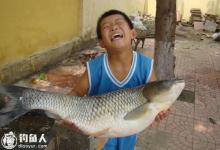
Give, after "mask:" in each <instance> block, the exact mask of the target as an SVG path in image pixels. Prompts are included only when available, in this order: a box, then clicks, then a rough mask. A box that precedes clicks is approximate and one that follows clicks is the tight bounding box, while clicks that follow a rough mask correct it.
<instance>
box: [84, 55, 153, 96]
mask: <svg viewBox="0 0 220 150" xmlns="http://www.w3.org/2000/svg"><path fill="white" fill-rule="evenodd" d="M87 70H88V78H89V90H88V95H90V96H92V95H98V94H103V93H107V92H111V91H116V90H119V89H123V88H131V87H136V86H139V85H142V84H145V83H147V82H148V81H149V79H150V77H151V73H152V70H153V59H151V58H150V57H147V56H145V55H143V54H141V53H139V52H136V51H133V60H132V65H131V68H130V71H129V73H128V75H127V76H126V77H125V78H124V79H123V80H122V81H119V80H118V79H117V78H115V76H114V75H113V73H112V72H111V70H110V67H109V63H108V55H107V53H105V54H102V55H101V56H98V57H97V58H95V59H93V60H90V61H89V62H87Z"/></svg>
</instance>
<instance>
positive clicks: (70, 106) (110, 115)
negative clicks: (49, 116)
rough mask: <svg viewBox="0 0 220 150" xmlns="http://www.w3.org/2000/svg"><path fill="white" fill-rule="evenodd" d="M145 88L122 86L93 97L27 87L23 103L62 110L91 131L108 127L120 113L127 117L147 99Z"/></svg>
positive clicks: (32, 106) (77, 124) (63, 114)
mask: <svg viewBox="0 0 220 150" xmlns="http://www.w3.org/2000/svg"><path fill="white" fill-rule="evenodd" d="M142 88H143V87H139V88H135V89H132V90H131V89H127V90H120V91H118V92H112V93H108V94H105V95H102V96H93V97H72V96H65V97H63V96H62V95H60V94H54V93H46V92H41V91H37V90H27V91H25V92H24V95H23V98H22V103H23V105H24V106H26V107H27V108H31V109H44V110H49V111H51V112H53V113H55V114H59V115H60V117H61V118H65V119H70V120H72V121H73V122H74V124H75V125H76V126H77V127H78V128H79V129H81V130H82V131H84V132H86V133H89V132H91V131H93V132H96V131H98V130H104V129H105V128H108V127H109V125H112V123H114V122H115V120H116V119H118V117H123V116H124V115H125V114H126V113H128V112H130V111H131V110H133V109H134V108H136V107H138V106H140V105H141V104H143V103H145V102H146V99H144V98H143V96H142V94H141V92H140V91H141V89H142ZM141 96H142V98H141ZM51 98H53V100H51ZM64 108H65V109H64ZM66 110H68V111H66ZM66 112H68V115H67V114H66ZM100 118H102V121H101V122H100ZM98 121H99V122H98Z"/></svg>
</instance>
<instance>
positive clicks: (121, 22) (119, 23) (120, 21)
mask: <svg viewBox="0 0 220 150" xmlns="http://www.w3.org/2000/svg"><path fill="white" fill-rule="evenodd" d="M124 22H125V21H124V20H118V21H117V22H116V24H118V25H121V24H123V23H124Z"/></svg>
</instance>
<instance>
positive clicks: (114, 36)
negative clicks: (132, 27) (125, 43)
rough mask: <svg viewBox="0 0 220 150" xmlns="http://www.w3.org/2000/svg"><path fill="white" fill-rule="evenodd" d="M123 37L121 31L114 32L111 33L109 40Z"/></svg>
mask: <svg viewBox="0 0 220 150" xmlns="http://www.w3.org/2000/svg"><path fill="white" fill-rule="evenodd" d="M123 37H124V36H123V34H122V33H115V34H113V35H112V37H111V41H115V40H118V39H121V38H123Z"/></svg>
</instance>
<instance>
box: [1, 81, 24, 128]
mask: <svg viewBox="0 0 220 150" xmlns="http://www.w3.org/2000/svg"><path fill="white" fill-rule="evenodd" d="M25 89H26V88H23V87H18V86H13V85H0V127H4V126H6V125H8V124H9V123H10V122H11V121H13V120H15V119H16V118H18V117H19V116H21V115H23V114H25V113H26V112H28V110H27V109H25V108H24V106H22V103H21V99H22V93H23V91H24V90H25Z"/></svg>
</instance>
